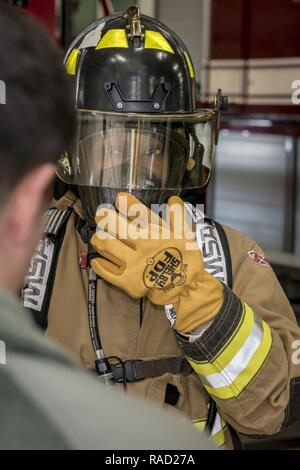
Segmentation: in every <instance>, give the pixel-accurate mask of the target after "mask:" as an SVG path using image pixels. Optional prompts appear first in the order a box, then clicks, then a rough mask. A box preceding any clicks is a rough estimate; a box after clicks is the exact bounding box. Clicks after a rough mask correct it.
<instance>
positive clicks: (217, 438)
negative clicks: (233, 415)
mask: <svg viewBox="0 0 300 470" xmlns="http://www.w3.org/2000/svg"><path fill="white" fill-rule="evenodd" d="M206 421H207V420H206V418H203V419H200V420H199V421H193V426H194V427H195V428H196V429H197V430H198V431H201V432H203V431H204V429H205V426H206ZM226 426H227V424H226V421H224V419H223V418H222V417H221V416H220V414H219V413H217V414H216V418H215V422H214V425H213V428H212V431H211V434H210V439H211V440H212V441H213V443H214V445H215V446H217V447H222V446H224V444H225V429H226Z"/></svg>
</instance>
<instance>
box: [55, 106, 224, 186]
mask: <svg viewBox="0 0 300 470" xmlns="http://www.w3.org/2000/svg"><path fill="white" fill-rule="evenodd" d="M215 117H216V115H215V112H214V111H211V110H201V111H199V112H198V113H193V114H183V115H181V116H179V115H140V114H139V115H135V114H131V115H129V114H119V113H101V112H98V111H84V110H79V111H78V134H77V142H76V146H75V150H74V152H72V153H71V154H69V155H67V154H64V155H63V156H62V157H61V158H60V160H59V162H58V166H57V174H58V176H59V177H60V178H61V179H62V180H63V181H64V182H66V183H68V184H72V185H77V186H85V187H94V188H110V189H115V190H118V191H127V192H131V191H134V190H139V191H142V190H149V189H152V190H181V189H183V188H186V189H189V188H201V187H203V186H204V185H205V184H206V183H207V181H208V179H209V177H210V172H211V167H212V159H213V155H214V148H215V133H216V128H215V127H216V119H215Z"/></svg>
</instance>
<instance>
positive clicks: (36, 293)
mask: <svg viewBox="0 0 300 470" xmlns="http://www.w3.org/2000/svg"><path fill="white" fill-rule="evenodd" d="M186 208H187V210H188V212H189V214H190V216H191V218H192V220H193V222H194V223H195V225H196V238H197V243H198V246H199V249H201V251H202V254H203V260H204V264H205V269H206V271H208V272H209V273H210V274H211V275H213V276H215V277H217V278H218V279H220V281H222V282H223V283H225V284H227V285H228V286H229V287H232V267H231V256H230V251H229V245H228V241H227V237H226V234H225V232H224V230H223V228H222V226H221V225H220V224H218V223H217V222H214V221H212V220H211V219H208V218H206V217H204V215H203V213H202V212H201V211H200V210H199V209H197V208H195V207H194V206H192V205H191V204H186ZM72 211H73V209H72V208H67V209H65V210H62V209H57V208H52V209H49V210H48V211H47V213H46V220H45V226H44V235H43V238H42V239H41V240H40V242H39V245H38V247H37V249H36V252H35V254H34V256H33V258H32V260H31V265H30V268H29V270H28V272H27V275H26V278H25V284H24V288H23V291H22V299H23V305H24V307H25V308H27V309H29V310H30V311H31V313H32V314H33V316H34V318H35V321H36V323H37V324H38V325H39V326H40V327H41V328H42V329H44V330H45V329H46V328H47V323H48V309H49V304H50V299H51V294H52V289H53V283H54V277H55V270H56V265H57V260H58V257H59V253H60V248H61V246H62V242H63V239H64V234H65V229H66V225H67V222H68V220H69V217H70V215H71V213H72ZM76 225H77V226H79V224H78V222H77V223H76ZM89 283H90V285H89V288H90V289H94V290H95V289H96V277H95V276H94V277H93V276H90V281H89ZM92 295H93V297H94V298H95V292H92ZM141 306H142V305H141ZM165 311H166V316H167V318H168V319H169V321H170V323H171V325H173V324H174V323H175V321H176V312H175V309H174V306H173V305H166V306H165ZM90 314H91V312H89V316H90ZM96 318H97V316H96V314H94V320H93V321H94V322H95V321H96ZM96 326H97V324H96ZM97 329H98V328H97ZM91 336H92V341H93V345H94V349H95V350H96V348H97V344H96V346H95V344H94V343H95V339H94V338H93V333H92V331H91ZM98 359H99V357H98ZM110 366H111V374H112V377H111V379H112V380H114V381H116V382H135V381H138V380H143V379H146V378H150V377H158V376H160V375H163V374H165V373H168V372H169V373H172V374H184V375H187V374H189V373H191V372H192V368H191V366H190V365H189V363H188V361H187V360H186V359H185V358H184V357H183V356H179V357H170V358H163V359H156V360H149V361H147V360H127V361H121V362H120V363H118V362H117V363H114V362H113V363H111V364H110ZM171 401H172V402H173V401H174V399H173V398H172V399H171Z"/></svg>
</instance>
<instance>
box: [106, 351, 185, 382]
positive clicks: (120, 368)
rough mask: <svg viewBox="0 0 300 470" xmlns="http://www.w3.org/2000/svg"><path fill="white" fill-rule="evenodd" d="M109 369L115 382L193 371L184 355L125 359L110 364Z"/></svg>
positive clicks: (135, 380) (134, 380)
mask: <svg viewBox="0 0 300 470" xmlns="http://www.w3.org/2000/svg"><path fill="white" fill-rule="evenodd" d="M124 370H125V374H124ZM111 371H112V374H113V377H114V380H115V381H116V382H123V381H124V379H125V380H126V381H127V382H137V381H139V380H143V379H147V378H150V377H159V376H160V375H163V374H167V373H171V374H183V375H188V374H190V373H191V372H193V369H192V367H191V366H190V364H189V363H188V361H187V360H186V359H185V358H184V357H182V356H179V357H166V358H163V359H154V360H149V361H142V360H131V361H125V362H123V363H121V364H114V365H112V366H111Z"/></svg>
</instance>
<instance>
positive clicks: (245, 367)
mask: <svg viewBox="0 0 300 470" xmlns="http://www.w3.org/2000/svg"><path fill="white" fill-rule="evenodd" d="M244 322H245V323H247V327H246V328H245V329H244V328H243V325H242V326H241V327H240V329H239V331H238V333H237V334H236V335H235V336H233V339H232V343H235V342H236V343H237V344H238V345H239V350H238V351H237V352H236V354H235V355H234V356H233V357H232V359H231V361H230V362H229V363H226V364H224V362H223V361H222V355H221V356H219V357H217V358H216V359H215V360H214V361H213V362H212V363H211V364H209V366H210V367H208V364H199V363H196V362H194V361H192V360H191V359H189V362H190V364H191V366H192V367H193V369H194V370H195V371H196V372H197V373H198V375H199V377H200V379H201V381H202V383H203V385H204V387H205V389H206V390H207V392H208V393H209V394H210V395H213V396H215V397H218V398H221V399H229V398H233V397H236V396H238V395H239V394H240V393H241V392H242V391H243V390H244V389H245V387H247V385H248V384H249V383H250V382H251V380H252V379H253V378H254V377H255V375H256V374H257V373H258V372H259V370H260V368H261V367H262V366H263V364H264V362H265V360H266V358H267V356H268V354H269V352H270V349H271V345H272V334H271V330H270V328H269V326H268V325H267V324H266V323H265V322H263V321H262V320H261V319H259V318H258V317H257V318H255V317H254V314H253V312H252V310H251V309H250V307H249V306H247V305H245V317H244ZM249 328H250V331H249ZM246 331H249V334H248V336H247V337H246V338H245V332H246ZM241 339H242V342H241ZM231 346H232V344H231V343H229V344H228V346H227V348H228V349H230V348H231ZM233 349H234V350H235V351H236V345H234V348H233ZM230 356H231V354H230ZM230 356H228V357H230Z"/></svg>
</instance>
